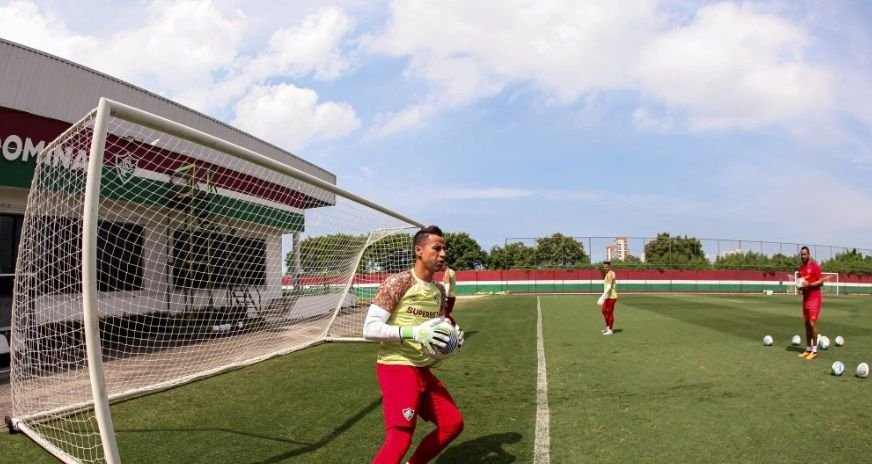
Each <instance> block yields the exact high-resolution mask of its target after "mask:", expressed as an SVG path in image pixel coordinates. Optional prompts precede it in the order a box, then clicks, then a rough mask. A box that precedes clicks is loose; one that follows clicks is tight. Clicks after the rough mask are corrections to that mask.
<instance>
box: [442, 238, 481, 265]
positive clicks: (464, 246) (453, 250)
mask: <svg viewBox="0 0 872 464" xmlns="http://www.w3.org/2000/svg"><path fill="white" fill-rule="evenodd" d="M445 247H446V248H445V259H446V261H448V266H450V267H451V268H452V269H454V270H475V269H485V268H486V267H487V262H488V255H487V252H486V251H484V250H483V249H482V248H481V245H479V244H478V242H476V241H475V240H474V239H473V238H472V237H470V236H469V234H467V233H466V232H447V233H446V234H445Z"/></svg>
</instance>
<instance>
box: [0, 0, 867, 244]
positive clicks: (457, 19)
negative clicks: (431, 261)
mask: <svg viewBox="0 0 872 464" xmlns="http://www.w3.org/2000/svg"><path fill="white" fill-rule="evenodd" d="M0 36H2V37H3V38H5V39H8V40H12V41H15V42H19V43H21V44H24V45H27V46H30V47H33V48H36V49H39V50H43V51H45V52H48V53H51V54H54V55H57V56H60V57H63V58H66V59H69V60H72V61H75V62H78V63H81V64H83V65H86V66H88V67H91V68H94V69H96V70H98V71H101V72H104V73H107V74H109V75H112V76H114V77H117V78H120V79H122V80H125V81H128V82H130V83H132V84H134V85H137V86H140V87H142V88H144V89H146V90H149V91H151V92H154V93H157V94H160V95H162V96H165V97H167V98H170V99H173V100H176V101H178V102H180V103H182V104H184V105H187V106H189V107H191V108H194V109H196V110H198V111H201V112H203V113H205V114H208V115H210V116H213V117H215V118H217V119H220V120H222V121H224V122H226V123H228V124H231V125H233V126H236V127H238V128H240V129H242V130H244V131H247V132H249V133H251V134H253V135H255V136H257V137H260V138H262V139H264V140H266V141H268V142H270V143H273V144H275V145H277V146H279V147H281V148H283V149H285V150H288V151H290V152H292V153H294V154H296V155H297V156H299V157H301V158H304V159H306V160H308V161H310V162H313V163H314V164H316V165H318V166H321V167H322V168H324V169H326V170H328V171H330V172H332V173H334V174H335V175H336V176H337V184H338V185H339V186H340V187H342V188H343V189H345V190H348V191H351V192H353V193H355V194H357V195H360V196H362V197H364V198H367V199H369V200H372V201H375V202H377V203H380V204H383V205H385V206H387V207H388V208H390V209H393V210H395V211H397V212H399V213H401V214H403V215H406V216H409V217H411V218H413V219H415V220H417V221H419V222H421V223H425V224H437V225H440V226H441V227H442V228H443V229H444V230H445V231H448V232H466V233H468V234H470V235H471V236H472V238H474V239H475V240H476V241H478V243H479V244H480V245H482V247H483V248H484V249H485V250H489V249H490V248H491V247H492V246H494V245H503V244H504V243H505V240H506V239H507V238H514V237H542V236H548V235H551V234H554V233H557V232H559V233H562V234H564V235H570V236H577V237H588V236H596V237H603V236H605V237H614V236H631V237H651V236H654V235H656V234H657V233H660V232H668V233H671V234H673V235H691V236H695V237H699V238H725V239H743V240H763V241H773V242H791V243H807V244H822V245H838V246H848V247H859V248H864V249H872V85H870V84H872V2H867V1H864V0H853V1H852V0H789V1H787V0H785V1H778V0H776V1H760V2H739V1H695V0H662V1H658V0H624V1H619V2H615V1H606V0H602V1H579V0H536V1H529V0H478V1H474V2H471V1H468V0H465V1H459V0H441V1H423V0H397V1H385V0H339V1H332V2H331V1H320V0H312V1H303V0H298V1H284V2H276V1H270V0H185V1H167V0H140V1H118V0H115V1H104V0H78V1H76V2H68V1H65V0H45V1H31V0H13V1H0Z"/></svg>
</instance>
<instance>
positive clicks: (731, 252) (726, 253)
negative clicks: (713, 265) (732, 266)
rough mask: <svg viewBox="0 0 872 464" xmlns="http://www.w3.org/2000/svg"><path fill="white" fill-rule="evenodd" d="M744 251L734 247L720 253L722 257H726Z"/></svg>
mask: <svg viewBox="0 0 872 464" xmlns="http://www.w3.org/2000/svg"><path fill="white" fill-rule="evenodd" d="M743 254H745V252H744V251H743V250H742V249H741V248H736V249H735V250H727V251H725V252H723V253H721V257H722V258H727V257H730V256H733V255H743Z"/></svg>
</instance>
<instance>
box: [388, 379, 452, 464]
mask: <svg viewBox="0 0 872 464" xmlns="http://www.w3.org/2000/svg"><path fill="white" fill-rule="evenodd" d="M376 375H377V376H378V380H379V384H380V385H381V389H382V407H383V409H384V415H385V429H386V431H387V436H386V437H385V442H384V444H383V445H382V447H381V449H380V450H379V452H378V454H376V456H375V459H373V461H372V462H373V463H374V464H386V463H390V464H398V463H400V462H402V459H403V456H405V454H406V452H407V451H408V449H409V445H410V444H411V441H412V434H413V433H414V431H415V426H416V425H417V419H418V416H419V415H420V416H421V418H423V419H424V420H426V421H429V422H433V423H435V424H436V430H434V431H432V432H430V434H429V435H427V436H426V437H424V439H423V440H421V443H420V444H419V445H418V447H417V448H416V449H415V453H414V454H413V455H412V457H411V458H410V459H409V463H410V464H422V463H426V462H429V461H430V460H432V459H433V458H435V457H436V456H437V455H439V453H441V452H442V450H443V449H445V447H446V446H448V444H449V443H451V441H452V440H454V439H455V438H457V436H458V435H460V432H461V431H462V430H463V417H462V416H461V415H460V410H459V409H457V405H456V404H455V403H454V399H453V398H451V394H449V393H448V389H446V388H445V385H444V384H443V383H442V382H441V381H440V380H439V379H437V378H436V376H434V375H433V373H432V372H430V368H428V367H415V366H407V365H389V364H376Z"/></svg>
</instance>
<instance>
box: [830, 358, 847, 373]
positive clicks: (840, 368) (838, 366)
mask: <svg viewBox="0 0 872 464" xmlns="http://www.w3.org/2000/svg"><path fill="white" fill-rule="evenodd" d="M842 372H845V364H844V363H842V361H836V362H834V363H833V375H842Z"/></svg>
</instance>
